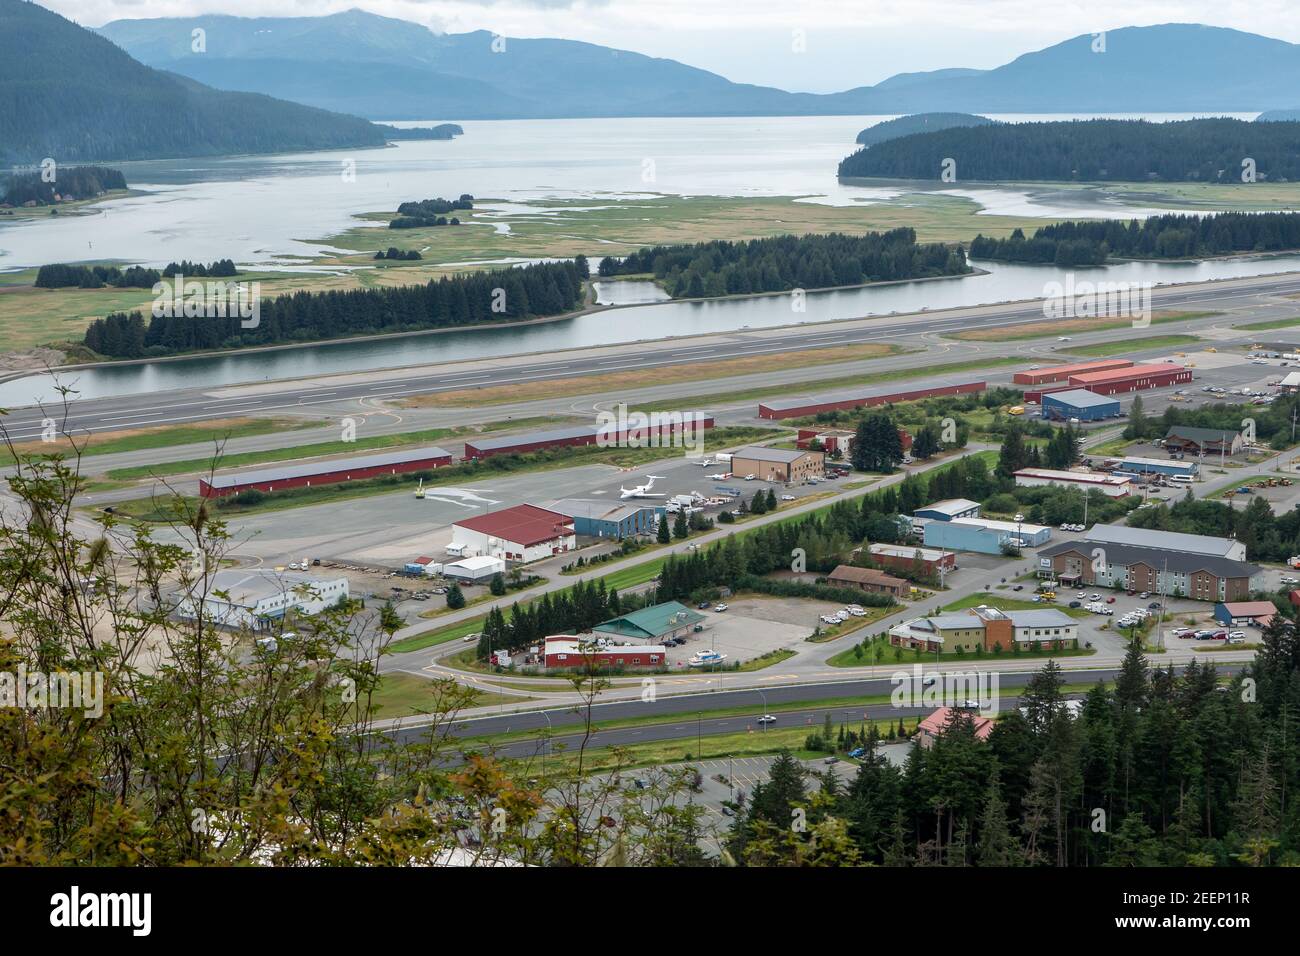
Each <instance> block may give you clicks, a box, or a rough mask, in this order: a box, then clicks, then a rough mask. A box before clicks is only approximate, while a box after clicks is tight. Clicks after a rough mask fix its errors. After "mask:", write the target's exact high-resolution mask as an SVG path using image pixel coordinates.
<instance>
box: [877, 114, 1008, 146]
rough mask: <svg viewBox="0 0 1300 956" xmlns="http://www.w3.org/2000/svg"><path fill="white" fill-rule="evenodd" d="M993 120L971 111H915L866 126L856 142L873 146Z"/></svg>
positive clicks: (987, 124)
mask: <svg viewBox="0 0 1300 956" xmlns="http://www.w3.org/2000/svg"><path fill="white" fill-rule="evenodd" d="M994 122H996V120H991V119H989V118H988V117H986V116H976V115H975V114H973V113H916V114H914V115H912V116H900V117H898V119H891V120H885V121H884V122H883V123H877V124H876V125H875V126H868V127H867V128H866V129H864V130H863V131H862V132H861V133H859V134H858V139H857V143H858V145H859V146H875V145H876V144H877V143H883V142H885V140H889V139H898V138H899V137H900V136H911V135H912V134H913V133H933V132H935V131H936V130H941V129H952V128H953V127H956V126H990V125H992V124H993V123H994Z"/></svg>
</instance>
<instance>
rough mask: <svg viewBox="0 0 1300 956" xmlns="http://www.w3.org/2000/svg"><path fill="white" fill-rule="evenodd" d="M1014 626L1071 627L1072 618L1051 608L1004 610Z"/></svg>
mask: <svg viewBox="0 0 1300 956" xmlns="http://www.w3.org/2000/svg"><path fill="white" fill-rule="evenodd" d="M1004 613H1005V614H1006V616H1007V617H1009V618H1011V623H1012V624H1013V625H1015V626H1016V627H1073V626H1074V618H1072V617H1070V615H1068V614H1064V613H1062V612H1060V611H1054V610H1052V609H1051V608H1044V609H1043V610H1041V611H1005V612H1004Z"/></svg>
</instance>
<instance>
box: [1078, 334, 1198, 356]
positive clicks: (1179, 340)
mask: <svg viewBox="0 0 1300 956" xmlns="http://www.w3.org/2000/svg"><path fill="white" fill-rule="evenodd" d="M1199 341H1201V340H1200V339H1199V338H1197V337H1196V336H1195V335H1154V336H1152V337H1151V338H1142V339H1131V338H1130V339H1119V340H1117V341H1114V342H1097V343H1095V344H1093V345H1079V346H1070V347H1068V348H1064V349H1061V350H1060V351H1062V352H1070V353H1071V354H1074V355H1089V356H1094V357H1104V356H1107V355H1119V354H1123V353H1125V352H1132V351H1133V350H1134V349H1135V348H1141V349H1165V348H1177V347H1178V346H1180V345H1194V344H1196V343H1197V342H1199Z"/></svg>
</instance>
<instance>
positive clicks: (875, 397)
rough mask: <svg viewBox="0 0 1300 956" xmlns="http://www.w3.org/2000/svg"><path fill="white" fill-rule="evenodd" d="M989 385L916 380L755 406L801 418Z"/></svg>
mask: <svg viewBox="0 0 1300 956" xmlns="http://www.w3.org/2000/svg"><path fill="white" fill-rule="evenodd" d="M987 387H988V384H987V383H986V382H972V381H966V380H962V379H932V380H929V381H925V382H921V383H919V384H918V385H917V386H916V387H915V388H911V389H907V390H899V389H898V388H897V387H894V386H880V387H877V388H863V389H858V390H856V391H854V392H848V393H844V392H841V393H839V394H837V395H832V396H827V397H823V398H821V399H813V400H808V399H791V400H787V401H773V402H764V403H762V404H761V405H759V406H758V417H759V418H771V419H780V418H802V417H803V416H805V415H816V414H817V413H818V412H843V411H849V410H851V409H854V408H870V407H872V406H874V405H888V404H892V403H894V402H914V401H916V400H918V399H922V398H934V397H935V396H938V395H965V394H967V393H970V392H982V391H984V389H986V388H987Z"/></svg>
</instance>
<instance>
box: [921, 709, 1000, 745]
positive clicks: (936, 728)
mask: <svg viewBox="0 0 1300 956" xmlns="http://www.w3.org/2000/svg"><path fill="white" fill-rule="evenodd" d="M955 713H961V714H964V715H965V716H966V717H967V718H968V719H969V720H970V721H971V722H972V723H973V724H974V725H975V737H976V738H977V739H979V740H988V739H989V734H991V733H993V718H992V717H982V716H980V715H979V714H978V713H973V712H971V711H957V708H955V707H940V708H939V709H938V710H936V711H935V712H934V713H932V714H930V716H928V717H926V718H925V719H924V720H922V721H921V722H920V723H919V724H917V725H916V739H917V742H918V743H920V745H921V746H922V747H933V746H934V742H935V741H936V740H938V739H939V738H940V737H942V736H943V732H944V731H945V730H946V729H947V728H948V724H949V722H950V721H951V720H952V719H953V716H954V714H955ZM959 719H960V718H959Z"/></svg>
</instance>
